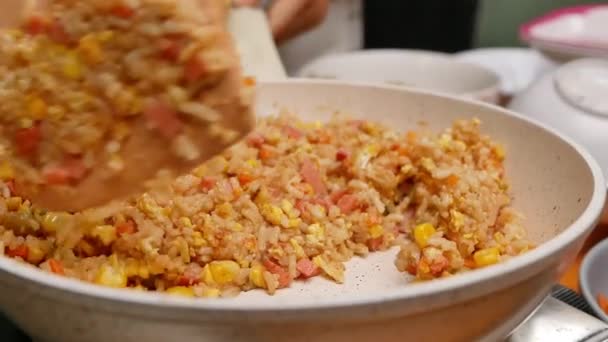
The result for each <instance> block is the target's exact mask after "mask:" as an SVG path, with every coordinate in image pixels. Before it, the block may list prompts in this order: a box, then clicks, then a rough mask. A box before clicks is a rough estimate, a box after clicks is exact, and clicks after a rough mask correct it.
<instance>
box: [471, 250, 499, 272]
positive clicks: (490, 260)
mask: <svg viewBox="0 0 608 342" xmlns="http://www.w3.org/2000/svg"><path fill="white" fill-rule="evenodd" d="M499 257H500V251H499V250H498V248H496V247H490V248H485V249H480V250H478V251H477V252H475V254H473V260H475V264H476V265H477V266H479V267H483V266H489V265H493V264H495V263H497V262H498V260H499Z"/></svg>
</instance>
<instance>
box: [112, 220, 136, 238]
mask: <svg viewBox="0 0 608 342" xmlns="http://www.w3.org/2000/svg"><path fill="white" fill-rule="evenodd" d="M136 231H137V227H136V226H135V222H133V221H132V220H127V221H126V222H124V223H121V224H119V225H117V226H116V233H117V234H118V236H122V235H131V234H133V233H135V232H136Z"/></svg>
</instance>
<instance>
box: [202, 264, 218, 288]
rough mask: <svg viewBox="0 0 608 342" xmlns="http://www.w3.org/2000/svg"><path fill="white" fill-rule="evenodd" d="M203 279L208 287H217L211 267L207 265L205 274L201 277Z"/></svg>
mask: <svg viewBox="0 0 608 342" xmlns="http://www.w3.org/2000/svg"><path fill="white" fill-rule="evenodd" d="M201 278H202V279H203V282H204V283H205V284H207V285H215V279H213V274H211V267H209V264H207V265H205V267H203V272H202V275H201Z"/></svg>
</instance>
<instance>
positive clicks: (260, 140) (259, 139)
mask: <svg viewBox="0 0 608 342" xmlns="http://www.w3.org/2000/svg"><path fill="white" fill-rule="evenodd" d="M265 141H266V139H264V136H263V135H261V134H259V133H252V134H250V135H249V136H248V137H247V144H248V145H249V146H251V147H256V148H260V147H262V145H264V142H265Z"/></svg>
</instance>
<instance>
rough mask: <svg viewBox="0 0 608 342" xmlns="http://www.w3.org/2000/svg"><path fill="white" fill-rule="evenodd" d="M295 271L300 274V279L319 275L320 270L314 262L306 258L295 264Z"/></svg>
mask: <svg viewBox="0 0 608 342" xmlns="http://www.w3.org/2000/svg"><path fill="white" fill-rule="evenodd" d="M296 269H297V270H298V272H300V274H301V276H302V278H305V279H307V278H311V277H315V276H318V275H319V274H321V269H320V268H319V267H318V266H317V265H315V263H314V262H312V261H310V260H309V259H307V258H302V259H300V260H298V262H297V263H296Z"/></svg>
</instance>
